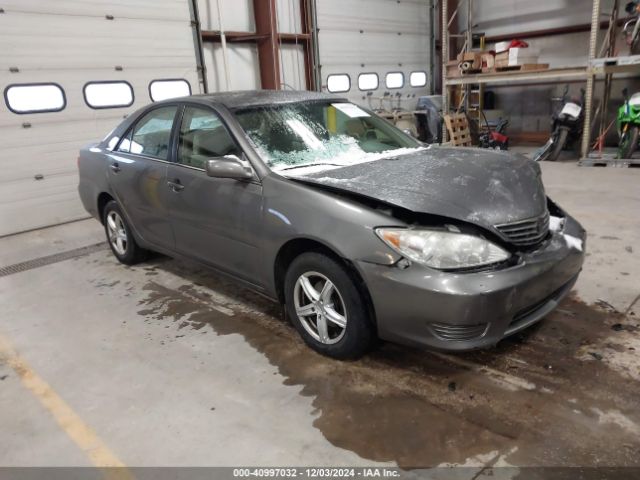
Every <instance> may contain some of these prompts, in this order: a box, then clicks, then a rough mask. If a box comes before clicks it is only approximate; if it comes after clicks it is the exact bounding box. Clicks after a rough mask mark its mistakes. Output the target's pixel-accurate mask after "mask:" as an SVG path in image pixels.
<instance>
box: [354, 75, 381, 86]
mask: <svg viewBox="0 0 640 480" xmlns="http://www.w3.org/2000/svg"><path fill="white" fill-rule="evenodd" d="M378 83H379V82H378V74H377V73H361V74H360V75H358V88H359V89H360V90H375V89H376V88H378Z"/></svg>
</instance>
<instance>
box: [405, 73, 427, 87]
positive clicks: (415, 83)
mask: <svg viewBox="0 0 640 480" xmlns="http://www.w3.org/2000/svg"><path fill="white" fill-rule="evenodd" d="M409 84H410V85H411V86H412V87H424V86H425V85H426V84H427V72H411V76H409Z"/></svg>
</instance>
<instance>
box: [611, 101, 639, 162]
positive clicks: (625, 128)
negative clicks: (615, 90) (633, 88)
mask: <svg viewBox="0 0 640 480" xmlns="http://www.w3.org/2000/svg"><path fill="white" fill-rule="evenodd" d="M622 95H623V96H624V104H623V105H622V106H621V107H620V108H619V109H618V117H617V119H616V125H617V127H618V136H619V137H620V140H619V141H618V157H619V158H631V155H633V152H635V150H636V148H637V147H638V137H639V136H640V92H638V93H634V94H633V95H632V96H631V98H629V91H628V90H627V89H626V88H625V89H624V90H623V91H622Z"/></svg>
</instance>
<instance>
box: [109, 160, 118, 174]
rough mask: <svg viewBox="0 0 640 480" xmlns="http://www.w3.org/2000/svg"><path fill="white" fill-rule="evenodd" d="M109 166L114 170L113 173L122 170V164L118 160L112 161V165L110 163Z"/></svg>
mask: <svg viewBox="0 0 640 480" xmlns="http://www.w3.org/2000/svg"><path fill="white" fill-rule="evenodd" d="M109 168H111V170H113V173H118V172H119V171H120V165H119V164H118V162H114V163H112V164H111V165H109Z"/></svg>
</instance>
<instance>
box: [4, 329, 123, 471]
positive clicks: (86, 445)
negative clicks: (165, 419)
mask: <svg viewBox="0 0 640 480" xmlns="http://www.w3.org/2000/svg"><path fill="white" fill-rule="evenodd" d="M0 359H1V360H3V361H4V362H5V363H6V364H7V365H8V366H10V367H11V368H12V369H13V370H14V371H15V372H16V374H17V375H18V377H20V380H21V382H22V385H24V386H25V387H26V388H27V389H28V390H29V391H30V392H31V393H32V394H33V395H34V396H35V397H36V398H37V399H38V400H39V401H40V403H41V404H42V405H43V406H44V407H45V408H46V409H47V410H48V411H49V413H50V414H51V415H52V416H53V418H54V419H55V420H56V422H57V423H58V425H59V426H60V428H62V430H64V432H65V433H66V434H67V435H68V436H69V437H70V438H71V440H73V441H74V442H75V444H76V445H77V446H78V447H79V448H80V449H81V450H82V451H83V452H84V453H85V454H86V455H87V457H89V459H90V460H91V463H93V464H94V465H95V466H96V467H99V468H102V469H103V473H104V476H105V478H108V479H114V480H115V479H122V480H126V479H133V478H134V477H133V475H132V474H131V472H130V471H129V470H128V469H126V468H123V467H125V464H124V463H122V461H120V459H119V458H118V457H117V456H116V455H115V454H114V453H113V452H112V451H111V450H110V449H109V447H107V446H106V445H105V444H104V442H102V440H100V438H99V437H98V435H97V434H96V433H95V432H94V431H93V429H92V428H91V427H89V426H88V425H87V424H86V423H85V422H84V421H83V420H82V418H80V416H78V414H77V413H75V412H74V411H73V409H72V408H71V407H70V406H69V405H68V404H67V402H65V401H64V400H63V399H62V398H61V397H60V396H59V395H58V394H57V393H56V392H55V391H54V390H53V388H51V386H50V385H49V384H48V383H47V382H46V381H44V380H43V379H42V377H40V376H39V375H38V374H37V373H36V372H35V371H34V370H33V369H32V368H31V367H30V366H29V364H28V363H27V362H26V361H25V360H24V359H23V358H22V357H20V355H18V353H17V352H16V351H15V349H14V348H13V346H12V345H11V342H9V340H8V339H7V338H6V337H5V336H4V335H2V334H1V333H0ZM109 467H119V468H109Z"/></svg>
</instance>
